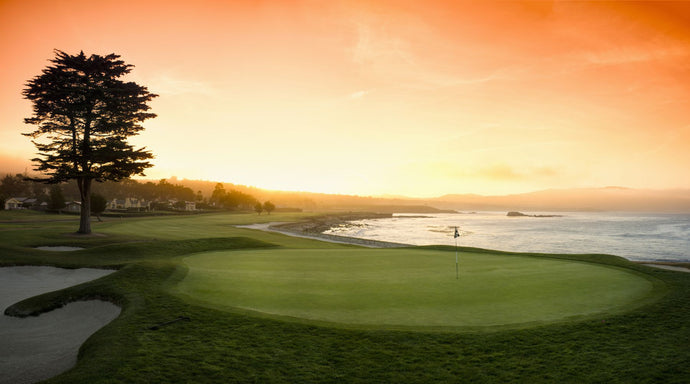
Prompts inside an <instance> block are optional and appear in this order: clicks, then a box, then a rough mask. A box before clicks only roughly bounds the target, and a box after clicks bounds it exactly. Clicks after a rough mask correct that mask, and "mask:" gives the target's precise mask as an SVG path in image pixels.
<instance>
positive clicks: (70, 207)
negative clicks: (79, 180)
mask: <svg viewBox="0 0 690 384" xmlns="http://www.w3.org/2000/svg"><path fill="white" fill-rule="evenodd" d="M64 210H65V211H66V212H81V202H79V201H68V202H67V203H65V209H64Z"/></svg>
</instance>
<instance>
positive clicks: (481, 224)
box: [325, 212, 690, 261]
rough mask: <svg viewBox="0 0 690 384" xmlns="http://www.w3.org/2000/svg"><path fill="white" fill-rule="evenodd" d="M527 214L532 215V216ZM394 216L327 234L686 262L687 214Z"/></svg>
mask: <svg viewBox="0 0 690 384" xmlns="http://www.w3.org/2000/svg"><path fill="white" fill-rule="evenodd" d="M530 214H532V213H531V212H530ZM543 215H545V216H546V215H558V216H557V217H532V216H524V217H509V216H507V215H506V212H472V213H458V214H424V215H413V214H395V215H393V217H392V218H385V219H368V220H357V221H352V222H349V223H346V224H343V225H340V226H338V227H334V228H331V229H330V230H329V231H326V232H325V233H328V234H333V235H341V236H349V237H357V238H363V239H371V240H380V241H391V242H399V243H406V244H413V245H434V244H444V245H455V243H456V239H454V237H453V234H454V232H455V227H458V231H459V233H460V237H459V238H457V245H459V246H469V247H477V248H486V249H495V250H502V251H514V252H540V253H573V254H582V253H603V254H609V255H616V256H622V257H625V258H627V259H629V260H635V261H690V214H651V213H611V212H562V213H552V212H549V213H545V214H543Z"/></svg>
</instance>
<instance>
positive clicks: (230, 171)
mask: <svg viewBox="0 0 690 384" xmlns="http://www.w3.org/2000/svg"><path fill="white" fill-rule="evenodd" d="M69 3H70V7H69V9H70V11H67V7H62V6H60V5H59V4H57V3H56V4H52V3H46V2H40V1H5V2H2V3H0V51H1V52H2V53H3V57H7V58H11V59H9V60H8V61H7V65H6V66H5V67H3V71H2V72H0V81H1V82H2V84H3V87H2V90H0V123H2V124H1V125H0V126H1V127H2V128H1V129H0V149H1V153H2V155H1V163H2V164H3V166H5V168H7V169H6V170H2V169H0V171H12V172H22V171H24V170H25V169H26V168H28V164H27V163H28V162H24V163H23V166H22V165H18V164H17V160H16V159H29V158H31V157H32V156H33V152H34V149H33V148H32V146H31V143H30V142H29V141H28V140H27V139H26V138H25V137H22V136H20V133H21V132H26V131H27V128H26V126H24V125H23V124H22V119H23V118H24V117H27V116H29V114H30V110H29V104H28V102H27V101H26V100H22V98H21V90H22V88H23V85H24V82H25V81H26V80H27V79H30V78H31V77H33V76H35V75H36V74H38V73H40V70H41V69H42V68H43V67H44V66H45V64H46V60H48V59H49V58H50V57H51V55H52V50H53V48H59V49H62V50H65V51H67V52H72V53H75V52H78V51H79V50H84V52H86V53H98V54H105V53H110V52H115V53H117V54H120V55H122V58H123V60H125V61H126V62H127V63H131V64H134V65H135V66H136V67H135V69H134V71H133V72H132V74H131V75H130V77H131V79H132V80H133V81H136V82H137V83H139V84H142V85H145V86H147V87H148V88H149V89H150V90H151V91H152V92H154V93H157V94H159V95H160V97H159V98H157V99H155V100H154V101H153V102H152V107H153V112H155V113H157V114H158V117H157V118H156V119H153V120H150V121H147V122H146V124H145V127H146V130H145V131H144V132H143V133H142V134H141V135H140V136H139V137H137V138H136V139H135V140H134V142H135V144H136V145H138V146H145V147H147V148H148V149H149V150H151V151H152V152H153V153H154V155H155V156H156V159H154V161H153V163H154V164H155V167H154V168H152V169H150V170H148V171H147V177H148V178H165V177H169V176H172V175H176V176H178V177H181V178H188V179H207V180H217V181H227V182H232V183H237V184H244V185H254V186H257V187H261V188H268V189H286V190H302V191H315V192H329V193H351V194H362V195H377V194H406V195H410V196H437V195H442V194H446V193H483V194H496V193H511V192H523V191H530V190H535V189H543V188H564V187H586V186H603V185H624V186H629V187H646V188H690V179H689V178H687V177H686V173H687V169H686V168H687V164H690V147H689V145H690V144H689V143H690V117H688V114H687V113H686V111H687V110H688V109H690V87H689V86H688V84H690V81H689V80H690V69H689V68H688V66H687V62H688V59H690V30H689V29H688V28H687V25H688V20H689V19H690V5H689V4H690V3H680V2H678V3H665V2H664V3H656V2H655V3H628V2H625V3H622V2H621V3H599V2H596V3H584V2H441V1H432V2H424V3H421V2H406V1H391V2H389V1H378V2H359V1H354V2H312V1H306V0H305V1H300V0H298V1H294V2H271V3H254V2H215V1H200V2H186V1H184V2H183V1H179V2H175V1H171V2H165V3H163V2H157V1H153V2H145V3H140V2H136V3H134V2H131V3H130V2H125V3H127V5H128V6H124V7H123V6H120V2H114V1H101V2H98V3H91V2H88V3H87V2H85V1H70V2H69ZM85 4H88V5H89V6H88V7H87V6H83V5H85ZM134 5H136V7H135V6H134ZM73 9H81V11H79V12H73V11H72V10H73ZM29 10H31V11H29ZM102 15H108V16H107V17H105V18H104V17H102ZM151 15H155V17H154V18H151ZM29 18H31V19H30V20H29ZM37 20H38V21H40V23H38V22H37ZM46 35H50V37H51V38H50V39H45V38H44V37H45V36H46ZM10 168H11V169H10Z"/></svg>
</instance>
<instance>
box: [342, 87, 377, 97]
mask: <svg viewBox="0 0 690 384" xmlns="http://www.w3.org/2000/svg"><path fill="white" fill-rule="evenodd" d="M371 92H373V90H371V89H370V90H366V91H357V92H354V93H351V94H350V95H349V96H348V98H350V99H361V98H362V97H364V96H366V95H368V94H370V93H371Z"/></svg>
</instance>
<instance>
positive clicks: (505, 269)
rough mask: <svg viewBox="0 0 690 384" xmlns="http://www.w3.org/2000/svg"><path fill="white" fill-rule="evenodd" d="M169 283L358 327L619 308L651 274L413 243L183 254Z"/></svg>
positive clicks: (230, 304)
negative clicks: (181, 272) (182, 271)
mask: <svg viewBox="0 0 690 384" xmlns="http://www.w3.org/2000/svg"><path fill="white" fill-rule="evenodd" d="M184 262H185V264H186V265H187V266H188V267H189V273H188V275H187V276H186V277H185V279H184V280H183V281H182V282H181V283H180V284H179V285H178V286H177V287H176V288H175V293H176V294H178V295H180V296H182V297H184V298H186V299H187V300H189V301H191V302H195V303H200V304H202V305H205V306H210V307H213V308H219V309H225V310H235V309H241V310H249V311H256V312H260V313H262V314H268V315H275V316H281V317H291V318H298V319H304V320H308V321H316V322H329V323H338V324H341V325H342V324H345V325H352V326H365V327H376V328H378V327H382V328H386V327H421V328H446V327H448V328H464V327H469V328H475V327H503V326H509V327H512V326H529V325H531V324H535V325H536V324H544V323H551V322H558V321H564V320H572V319H581V318H586V317H591V316H594V315H601V316H606V315H610V314H613V313H619V312H623V311H625V310H628V309H631V308H634V307H636V306H639V305H641V304H642V303H644V302H646V299H648V298H649V297H650V295H651V294H652V291H653V283H652V282H651V281H650V280H648V279H647V278H645V277H643V276H642V275H640V274H636V273H633V272H631V271H626V270H624V269H618V268H615V267H609V266H604V265H599V264H591V263H584V262H578V261H572V260H556V259H549V258H536V257H527V256H516V255H500V254H486V253H461V256H460V275H459V279H457V280H456V276H455V255H454V253H452V252H441V251H429V250H420V249H366V250H364V249H302V250H290V249H288V250H275V249H273V250H255V251H219V252H208V253H202V254H197V255H194V256H189V257H187V258H185V259H184Z"/></svg>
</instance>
